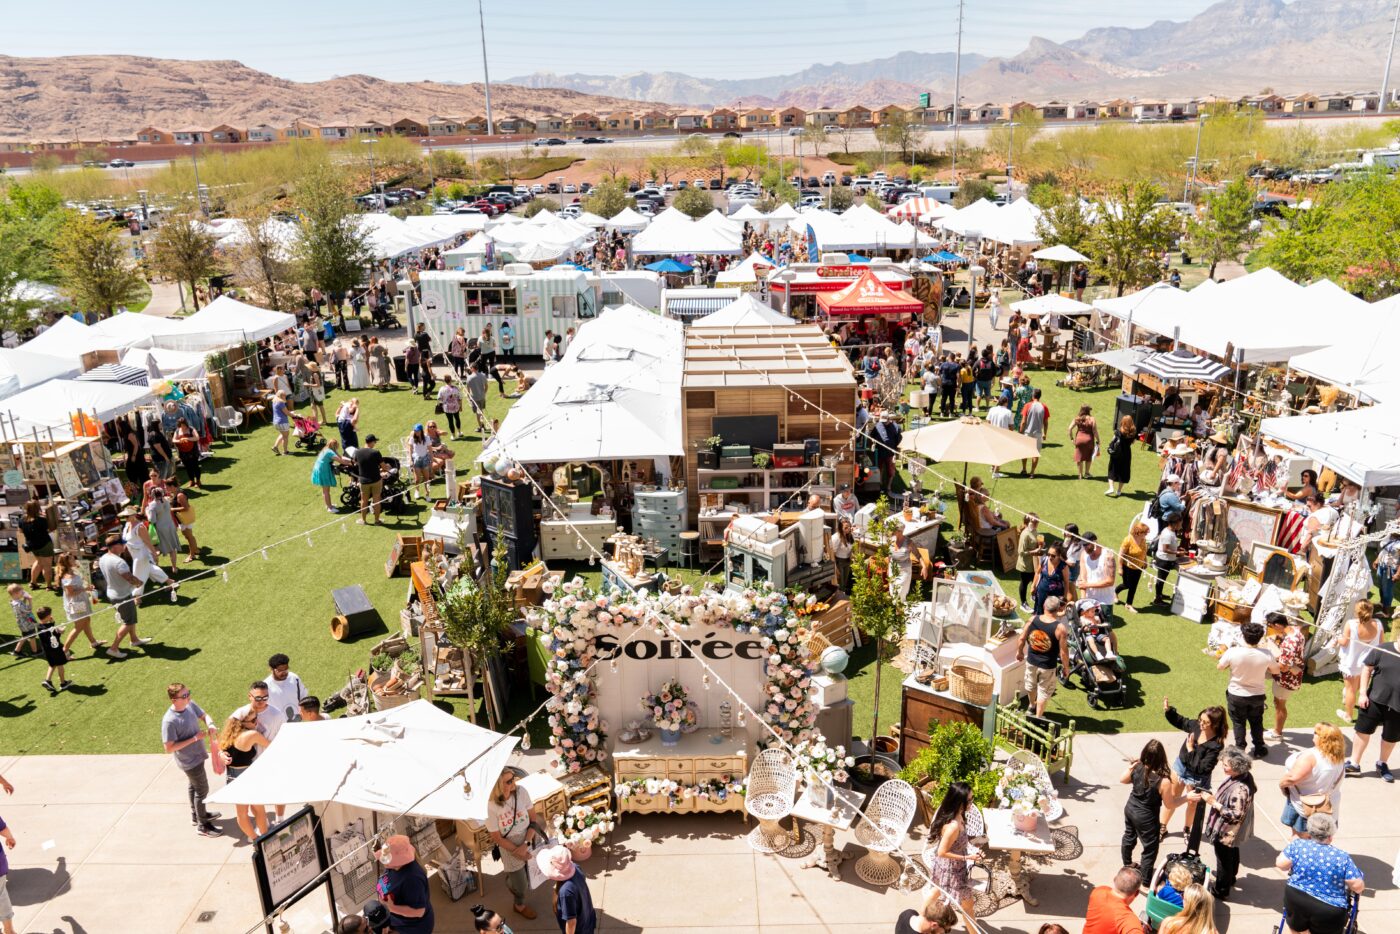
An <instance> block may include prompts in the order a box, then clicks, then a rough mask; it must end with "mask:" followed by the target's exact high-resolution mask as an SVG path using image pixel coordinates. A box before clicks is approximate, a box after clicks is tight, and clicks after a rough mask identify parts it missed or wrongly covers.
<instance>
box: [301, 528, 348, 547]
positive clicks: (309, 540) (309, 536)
mask: <svg viewBox="0 0 1400 934" xmlns="http://www.w3.org/2000/svg"><path fill="white" fill-rule="evenodd" d="M341 528H344V526H341ZM306 547H307V548H312V547H315V543H314V542H312V541H311V533H310V532H307V533H306Z"/></svg>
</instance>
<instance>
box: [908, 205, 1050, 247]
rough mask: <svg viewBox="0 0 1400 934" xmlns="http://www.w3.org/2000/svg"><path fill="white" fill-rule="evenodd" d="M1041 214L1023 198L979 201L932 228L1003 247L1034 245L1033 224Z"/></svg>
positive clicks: (935, 222)
mask: <svg viewBox="0 0 1400 934" xmlns="http://www.w3.org/2000/svg"><path fill="white" fill-rule="evenodd" d="M1042 213H1043V212H1042V211H1041V210H1040V208H1038V207H1036V206H1035V205H1034V204H1032V203H1031V202H1030V201H1028V200H1026V199H1025V198H1017V199H1016V200H1015V201H1012V202H1011V203H1010V204H1006V205H998V204H996V203H995V202H992V201H988V200H987V199H986V198H983V199H981V200H979V201H974V202H972V203H971V204H969V205H967V206H966V207H963V208H959V209H957V210H956V211H953V212H951V213H948V214H944V215H943V216H942V217H938V218H934V219H933V226H935V227H938V228H941V229H942V230H945V231H947V232H948V233H950V234H956V235H957V236H960V237H967V238H969V239H974V240H976V239H982V240H990V241H992V242H993V243H1002V244H1005V245H1007V246H1013V247H1015V246H1034V245H1035V244H1038V243H1040V242H1042V241H1041V237H1040V234H1039V233H1038V232H1037V230H1036V227H1037V221H1039V220H1040V216H1041V214H1042Z"/></svg>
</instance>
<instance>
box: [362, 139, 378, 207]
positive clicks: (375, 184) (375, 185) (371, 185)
mask: <svg viewBox="0 0 1400 934" xmlns="http://www.w3.org/2000/svg"><path fill="white" fill-rule="evenodd" d="M360 142H361V143H363V144H364V145H366V146H368V147H369V191H370V194H374V193H375V191H376V190H378V188H379V184H378V182H377V181H376V180H375V176H374V144H375V143H377V142H379V140H377V139H362V140H360ZM378 203H379V209H380V210H381V211H382V210H383V209H384V199H383V197H381V198H380V199H379V202H378Z"/></svg>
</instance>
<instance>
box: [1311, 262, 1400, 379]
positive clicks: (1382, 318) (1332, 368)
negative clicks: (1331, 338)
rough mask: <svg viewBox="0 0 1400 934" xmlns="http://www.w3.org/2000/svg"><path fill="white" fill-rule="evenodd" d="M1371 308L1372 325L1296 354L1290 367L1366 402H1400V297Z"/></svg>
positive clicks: (1381, 302) (1356, 329) (1377, 303)
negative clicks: (1398, 359) (1398, 357)
mask: <svg viewBox="0 0 1400 934" xmlns="http://www.w3.org/2000/svg"><path fill="white" fill-rule="evenodd" d="M1309 288H1310V289H1311V288H1312V286H1309ZM1368 307H1369V308H1371V309H1372V315H1373V321H1372V323H1371V324H1370V325H1369V326H1365V327H1357V328H1355V329H1353V330H1352V331H1351V332H1350V333H1347V334H1344V335H1342V337H1341V339H1340V340H1339V341H1338V342H1337V343H1336V344H1333V345H1332V346H1331V347H1323V348H1322V349H1320V350H1311V351H1308V352H1307V353H1302V354H1296V355H1295V356H1292V357H1290V358H1289V359H1288V365H1289V367H1291V368H1292V369H1293V370H1295V371H1297V372H1299V373H1302V374H1303V375H1305V376H1311V377H1313V378H1315V379H1320V380H1323V381H1324V382H1327V383H1330V384H1332V385H1334V386H1340V387H1342V388H1343V389H1345V390H1346V391H1347V392H1350V393H1352V394H1354V395H1356V397H1357V398H1358V399H1360V400H1361V401H1362V402H1400V365H1397V364H1396V363H1395V360H1394V352H1395V348H1396V347H1400V317H1396V313H1397V312H1400V297H1397V298H1388V299H1385V300H1384V301H1380V302H1376V303H1375V304H1374V305H1370V306H1368Z"/></svg>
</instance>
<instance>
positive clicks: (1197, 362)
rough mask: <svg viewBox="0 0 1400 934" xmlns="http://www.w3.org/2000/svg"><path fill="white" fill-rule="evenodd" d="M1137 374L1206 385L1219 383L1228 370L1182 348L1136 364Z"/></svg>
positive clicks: (1221, 364) (1222, 365) (1155, 354)
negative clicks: (1196, 381)
mask: <svg viewBox="0 0 1400 934" xmlns="http://www.w3.org/2000/svg"><path fill="white" fill-rule="evenodd" d="M1137 368H1138V372H1139V373H1148V374H1150V375H1152V376H1155V377H1157V378H1158V379H1160V380H1163V381H1165V382H1171V383H1175V382H1183V381H1186V380H1199V381H1201V382H1206V383H1215V382H1219V381H1220V380H1221V379H1222V378H1224V377H1225V376H1226V375H1227V374H1228V373H1229V372H1230V368H1229V367H1228V366H1226V365H1225V364H1223V363H1216V362H1215V361H1214V360H1211V359H1210V358H1209V357H1202V356H1201V355H1200V354H1196V353H1192V352H1191V351H1189V350H1187V349H1186V348H1184V347H1178V348H1177V349H1176V350H1170V351H1167V352H1166V353H1154V354H1152V356H1150V357H1147V358H1146V359H1144V360H1143V361H1142V362H1141V363H1139V364H1138V367H1137Z"/></svg>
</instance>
